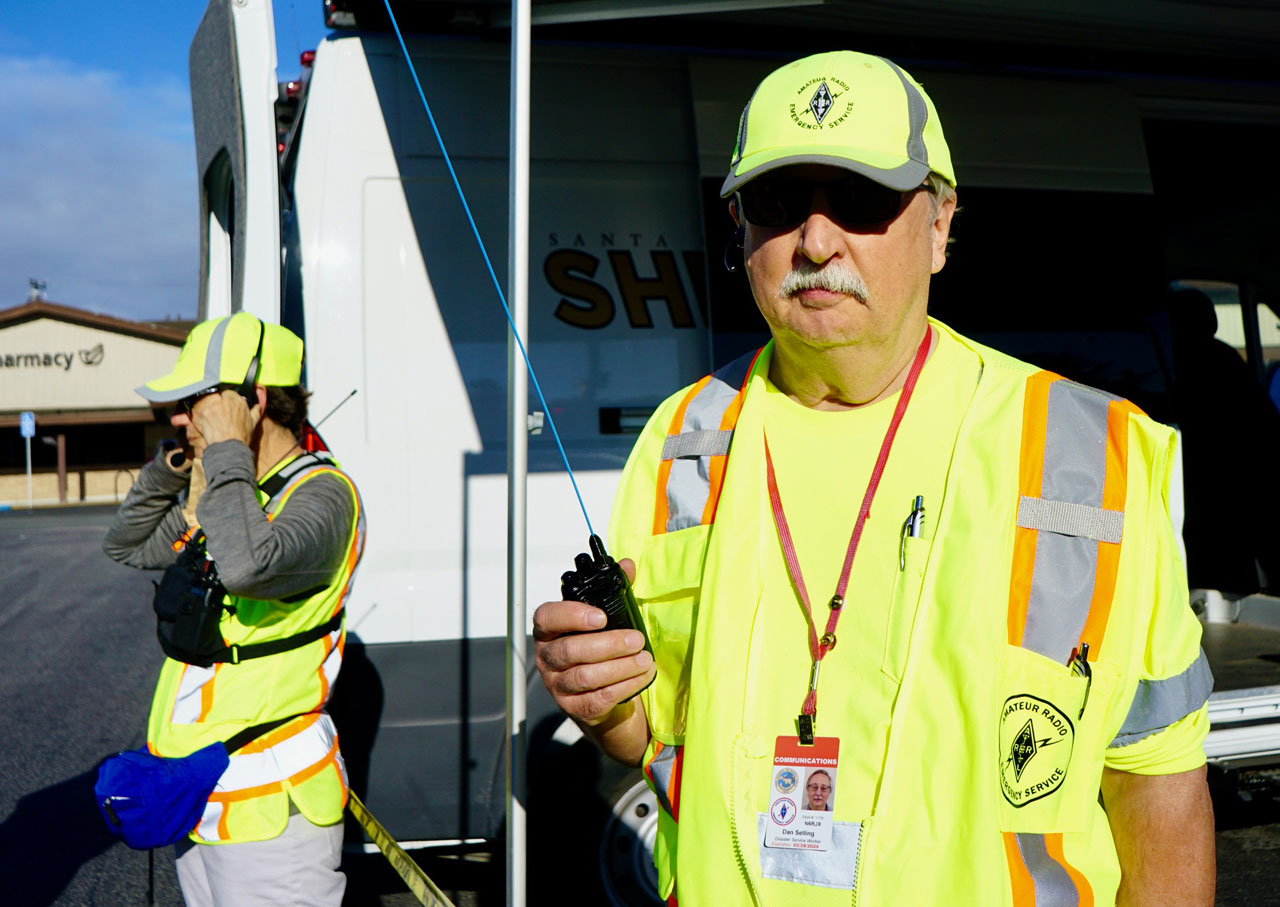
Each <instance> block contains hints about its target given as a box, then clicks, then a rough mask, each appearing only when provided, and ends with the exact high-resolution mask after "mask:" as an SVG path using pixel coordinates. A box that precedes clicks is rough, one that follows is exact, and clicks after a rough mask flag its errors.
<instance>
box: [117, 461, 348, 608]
mask: <svg viewBox="0 0 1280 907" xmlns="http://www.w3.org/2000/svg"><path fill="white" fill-rule="evenodd" d="M204 470H205V476H206V479H207V483H208V484H207V487H206V489H205V492H204V494H203V495H202V496H201V497H200V502H199V504H198V505H197V506H196V518H197V519H198V520H199V522H200V527H201V528H202V529H203V530H204V533H205V535H206V536H207V537H208V541H207V542H206V547H207V549H208V552H209V554H210V556H211V557H212V558H213V560H214V563H215V564H217V566H218V574H219V577H220V578H221V580H222V584H223V586H224V587H226V589H227V591H228V592H230V593H231V594H232V595H239V596H243V597H246V598H254V599H259V600H263V601H269V600H278V599H282V598H288V597H290V596H293V595H296V594H298V593H301V592H306V591H309V590H312V589H316V588H317V587H320V586H324V585H327V584H328V583H329V582H330V581H331V580H332V579H333V576H334V574H335V573H336V572H337V571H338V570H339V569H340V568H341V567H342V565H343V562H344V560H345V558H346V555H347V546H348V543H349V541H350V538H351V525H352V521H353V520H354V519H355V502H354V501H353V499H352V495H351V489H350V488H349V487H348V486H347V484H346V483H345V482H344V481H343V480H342V479H340V478H339V477H338V476H336V475H333V474H332V473H321V474H320V475H317V476H314V477H312V478H309V479H307V480H306V481H304V482H303V483H302V484H301V485H300V486H298V487H297V488H296V489H295V490H294V491H293V493H292V494H291V495H290V497H289V501H288V506H287V507H284V508H283V509H281V510H280V511H279V512H278V513H277V514H276V515H275V517H274V518H272V519H270V520H268V519H267V514H266V513H265V512H264V511H263V509H262V505H261V504H260V503H259V502H258V496H257V482H256V479H255V461H254V456H253V452H252V451H251V450H250V449H249V448H248V447H247V446H245V445H244V444H243V443H241V442H240V441H222V442H219V443H217V444H212V445H210V446H209V447H208V448H207V449H206V450H205V452H204ZM187 483H188V477H187V474H185V473H179V472H175V471H174V470H172V469H170V468H169V465H168V463H167V462H166V461H165V458H164V457H156V458H155V459H154V460H152V461H151V462H150V463H148V464H147V465H146V466H145V467H143V469H142V472H141V473H140V474H139V476H138V480H137V481H136V482H135V483H134V485H133V488H132V489H130V491H129V494H128V496H127V497H126V498H125V500H124V503H123V504H121V505H120V509H119V511H118V512H117V513H116V518H115V520H114V522H113V523H112V524H111V528H110V529H109V530H107V537H106V540H105V542H104V543H103V549H104V550H105V551H106V553H107V554H108V556H110V557H111V558H113V559H114V560H117V561H120V562H121V563H123V564H129V565H130V566H133V567H153V568H158V567H166V566H168V565H169V564H171V563H173V561H174V559H175V558H176V557H177V554H176V552H175V551H174V550H173V547H172V546H173V542H174V541H175V540H176V539H178V538H179V537H180V536H181V535H182V533H183V532H185V531H186V528H187V523H186V520H185V519H184V518H183V516H182V499H183V497H184V492H185V491H186V488H187Z"/></svg>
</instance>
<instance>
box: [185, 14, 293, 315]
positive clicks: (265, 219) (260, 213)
mask: <svg viewBox="0 0 1280 907" xmlns="http://www.w3.org/2000/svg"><path fill="white" fill-rule="evenodd" d="M275 46H276V45H275V30H274V27H273V25H272V19H271V0H235V2H232V0H209V5H208V7H207V8H206V9H205V12H204V18H203V19H202V20H201V22H200V27H199V29H197V31H196V36H195V39H194V40H193V41H192V42H191V52H190V57H189V67H190V73H191V110H192V116H193V119H194V121H195V138H196V163H197V173H198V174H199V180H200V183H199V186H200V190H199V191H200V308H199V317H200V318H201V319H202V320H203V319H206V318H217V317H219V316H221V315H229V314H231V313H232V312H240V311H246V312H252V313H253V314H255V315H257V316H258V317H259V318H262V319H264V320H266V321H273V322H274V321H279V318H280V256H279V250H280V176H279V166H278V161H277V157H276V129H275V121H276V118H275V103H276V96H277V94H278V87H277V84H276V50H275Z"/></svg>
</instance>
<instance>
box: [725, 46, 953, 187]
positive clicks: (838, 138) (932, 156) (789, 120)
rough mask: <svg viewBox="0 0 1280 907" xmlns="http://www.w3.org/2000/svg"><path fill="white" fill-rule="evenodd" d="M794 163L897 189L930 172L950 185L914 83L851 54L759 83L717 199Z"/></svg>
mask: <svg viewBox="0 0 1280 907" xmlns="http://www.w3.org/2000/svg"><path fill="white" fill-rule="evenodd" d="M792 164H829V165H832V166H836V167H843V168H845V169H847V170H852V171H854V172H855V173H860V174H862V175H863V176H865V177H868V178H870V179H873V180H875V181H876V182H878V183H881V184H883V185H885V186H888V187H890V188H892V189H898V190H902V191H906V190H908V189H914V188H916V187H917V186H919V185H920V184H921V183H922V182H924V179H925V177H926V176H928V174H929V172H930V171H931V170H932V171H934V172H937V173H938V174H940V175H942V176H943V177H945V178H946V180H947V182H949V183H951V185H952V186H954V185H955V184H956V179H955V173H954V171H953V170H952V166H951V152H950V151H949V150H948V148H947V142H946V139H945V138H943V135H942V123H941V122H940V121H939V119H938V112H937V111H936V110H935V109H934V106H933V101H931V100H929V96H928V95H927V94H925V91H924V89H923V88H922V87H921V86H920V83H918V82H916V81H915V80H914V79H913V78H911V76H910V75H908V74H907V73H906V72H905V71H904V70H902V69H901V68H899V67H898V65H897V64H895V63H893V62H891V61H889V60H886V59H884V58H883V57H873V56H870V55H869V54H860V53H855V52H853V51H849V50H842V51H834V52H831V53H823V54H815V55H813V56H811V57H805V58H804V59H802V60H797V61H796V62H794V63H790V64H788V65H786V66H784V67H782V68H781V69H778V70H775V71H774V72H772V73H770V74H769V75H768V76H766V77H765V79H764V81H762V82H761V83H760V85H759V87H757V88H756V91H755V94H754V95H752V96H751V100H750V101H748V102H747V106H746V108H745V109H744V110H743V111H742V118H741V119H740V121H739V125H738V140H737V144H736V146H735V147H734V150H733V159H732V161H731V162H730V165H729V175H728V176H727V177H726V178H725V181H724V184H723V185H722V186H721V187H720V195H721V197H724V198H727V197H728V196H729V195H732V194H733V193H734V192H735V191H737V190H738V188H740V187H741V186H742V185H743V184H744V183H746V182H749V181H750V180H753V179H755V178H756V177H757V176H760V175H761V174H763V173H768V172H769V171H770V170H775V169H777V168H779V167H786V166H789V165H792Z"/></svg>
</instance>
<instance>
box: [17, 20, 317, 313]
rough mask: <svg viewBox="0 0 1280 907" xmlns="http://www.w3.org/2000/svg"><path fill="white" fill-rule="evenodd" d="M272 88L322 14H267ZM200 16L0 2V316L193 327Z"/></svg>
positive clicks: (312, 42)
mask: <svg viewBox="0 0 1280 907" xmlns="http://www.w3.org/2000/svg"><path fill="white" fill-rule="evenodd" d="M274 7H275V28H276V48H277V56H278V59H279V70H278V75H279V77H280V78H281V79H282V80H283V79H287V78H293V77H296V76H297V75H298V73H299V72H300V67H299V65H298V53H299V51H300V50H307V49H311V48H314V47H315V46H316V44H317V43H318V42H319V40H320V39H321V37H323V35H324V34H325V31H326V30H325V28H324V21H323V13H322V4H321V0H275V3H274ZM204 8H205V2H204V0H115V2H104V0H0V124H3V126H2V127H0V308H8V307H10V306H13V305H18V304H20V303H21V302H23V301H24V300H25V298H26V293H27V280H28V278H33V277H34V278H39V279H41V280H44V281H46V282H47V283H48V294H49V299H50V300H51V301H54V302H60V303H64V304H66V305H72V306H76V307H78V308H83V309H89V310H91V311H95V312H103V313H106V314H109V315H116V316H119V317H124V318H161V317H164V316H178V317H186V318H190V317H194V316H195V311H196V292H197V287H196V284H197V277H198V273H199V261H198V247H199V240H200V232H199V221H198V218H197V210H198V208H197V197H196V173H195V147H194V143H193V139H192V127H191V101H190V94H189V92H188V80H187V48H188V46H189V44H190V43H191V38H192V36H193V35H194V34H195V30H196V27H197V26H198V25H199V24H200V18H201V16H202V15H203V14H204Z"/></svg>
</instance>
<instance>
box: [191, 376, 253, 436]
mask: <svg viewBox="0 0 1280 907" xmlns="http://www.w3.org/2000/svg"><path fill="white" fill-rule="evenodd" d="M261 419H262V412H261V409H260V408H259V407H258V406H256V405H255V406H254V407H253V409H250V408H249V405H248V404H247V403H245V400H244V397H241V396H240V394H239V392H238V391H234V390H224V391H221V392H220V393H216V394H207V395H206V396H204V397H201V398H200V399H199V401H197V403H196V405H195V407H194V408H193V409H192V410H191V420H192V421H193V422H194V423H195V426H196V429H197V430H198V431H199V432H200V435H201V436H202V437H203V438H204V443H205V445H206V446H208V445H211V444H217V443H218V442H219V441H241V442H243V443H244V444H248V443H249V440H250V439H251V438H252V437H253V430H254V428H256V427H257V425H258V422H259V421H261Z"/></svg>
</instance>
